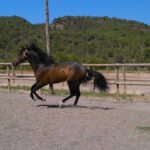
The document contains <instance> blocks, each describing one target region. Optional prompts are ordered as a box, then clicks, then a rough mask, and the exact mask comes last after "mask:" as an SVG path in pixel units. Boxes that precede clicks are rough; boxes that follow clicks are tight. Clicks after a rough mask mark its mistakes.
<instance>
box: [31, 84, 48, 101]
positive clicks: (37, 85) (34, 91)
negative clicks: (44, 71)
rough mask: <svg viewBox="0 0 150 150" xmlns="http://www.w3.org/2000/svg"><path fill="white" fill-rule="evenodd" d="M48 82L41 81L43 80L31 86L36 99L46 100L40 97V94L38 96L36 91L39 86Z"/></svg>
mask: <svg viewBox="0 0 150 150" xmlns="http://www.w3.org/2000/svg"><path fill="white" fill-rule="evenodd" d="M47 84H48V83H43V82H36V84H35V86H34V87H33V89H32V90H31V93H34V95H35V96H36V97H37V99H39V100H41V101H46V99H45V98H42V97H41V96H39V95H38V94H37V93H36V91H37V90H39V89H40V88H42V87H44V86H46V85H47Z"/></svg>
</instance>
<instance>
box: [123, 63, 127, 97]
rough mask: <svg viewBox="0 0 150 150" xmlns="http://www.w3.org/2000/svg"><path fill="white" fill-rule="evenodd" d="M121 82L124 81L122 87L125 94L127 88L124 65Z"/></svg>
mask: <svg viewBox="0 0 150 150" xmlns="http://www.w3.org/2000/svg"><path fill="white" fill-rule="evenodd" d="M123 82H124V86H123V88H124V94H125V96H126V94H127V88H126V67H125V66H124V67H123Z"/></svg>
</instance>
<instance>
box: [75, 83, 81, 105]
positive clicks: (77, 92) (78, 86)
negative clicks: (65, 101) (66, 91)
mask: <svg viewBox="0 0 150 150" xmlns="http://www.w3.org/2000/svg"><path fill="white" fill-rule="evenodd" d="M75 95H76V99H75V102H74V106H76V105H77V103H78V101H79V97H80V84H78V83H76V84H75Z"/></svg>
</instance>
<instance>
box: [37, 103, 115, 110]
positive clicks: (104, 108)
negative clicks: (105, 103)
mask: <svg viewBox="0 0 150 150" xmlns="http://www.w3.org/2000/svg"><path fill="white" fill-rule="evenodd" d="M37 107H46V108H55V109H57V108H59V109H60V107H59V105H49V104H40V105H37ZM64 108H65V109H66V108H73V109H75V108H76V109H79V108H80V109H91V110H92V109H102V110H113V109H115V108H114V107H99V106H81V105H77V106H73V105H64V106H63V107H62V109H64Z"/></svg>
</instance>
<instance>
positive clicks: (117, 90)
mask: <svg viewBox="0 0 150 150" xmlns="http://www.w3.org/2000/svg"><path fill="white" fill-rule="evenodd" d="M116 94H117V100H118V101H120V97H119V67H118V66H116Z"/></svg>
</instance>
